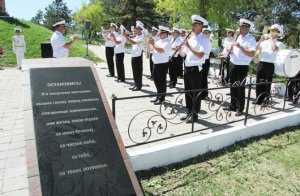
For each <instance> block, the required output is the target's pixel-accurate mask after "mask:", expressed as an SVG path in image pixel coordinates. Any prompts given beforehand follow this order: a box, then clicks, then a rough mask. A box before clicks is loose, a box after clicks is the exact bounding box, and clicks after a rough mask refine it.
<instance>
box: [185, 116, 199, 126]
mask: <svg viewBox="0 0 300 196" xmlns="http://www.w3.org/2000/svg"><path fill="white" fill-rule="evenodd" d="M197 121H198V114H194V115H191V116H190V117H189V118H188V119H187V120H186V123H188V124H190V123H193V122H197Z"/></svg>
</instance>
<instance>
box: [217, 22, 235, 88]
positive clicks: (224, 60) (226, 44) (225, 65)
mask: <svg viewBox="0 0 300 196" xmlns="http://www.w3.org/2000/svg"><path fill="white" fill-rule="evenodd" d="M225 30H226V37H225V38H224V39H223V40H222V48H223V51H222V52H221V55H220V58H221V64H220V72H219V75H220V76H221V83H222V84H223V85H225V84H226V83H228V82H229V74H230V67H229V64H230V55H229V52H230V49H231V46H232V44H233V43H234V41H235V40H234V34H235V30H234V29H231V28H226V29H225ZM225 70H226V76H225Z"/></svg>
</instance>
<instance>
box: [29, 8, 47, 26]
mask: <svg viewBox="0 0 300 196" xmlns="http://www.w3.org/2000/svg"><path fill="white" fill-rule="evenodd" d="M43 19H44V12H43V11H42V10H38V11H37V13H36V15H35V16H34V17H32V18H31V22H33V23H35V24H38V25H41V24H42V23H43Z"/></svg>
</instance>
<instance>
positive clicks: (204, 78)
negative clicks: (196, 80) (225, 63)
mask: <svg viewBox="0 0 300 196" xmlns="http://www.w3.org/2000/svg"><path fill="white" fill-rule="evenodd" d="M209 69H210V59H206V60H205V63H204V64H203V66H202V70H201V88H202V89H208V74H209ZM207 96H208V91H206V92H205V93H203V96H202V95H201V97H202V98H205V97H207Z"/></svg>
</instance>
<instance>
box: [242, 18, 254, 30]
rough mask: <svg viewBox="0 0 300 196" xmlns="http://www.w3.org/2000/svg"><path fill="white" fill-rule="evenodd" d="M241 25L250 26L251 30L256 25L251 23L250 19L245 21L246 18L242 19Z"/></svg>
mask: <svg viewBox="0 0 300 196" xmlns="http://www.w3.org/2000/svg"><path fill="white" fill-rule="evenodd" d="M239 23H240V25H244V24H247V25H249V26H250V28H253V27H254V23H253V22H251V21H250V20H248V19H245V18H241V19H240V21H239Z"/></svg>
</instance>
